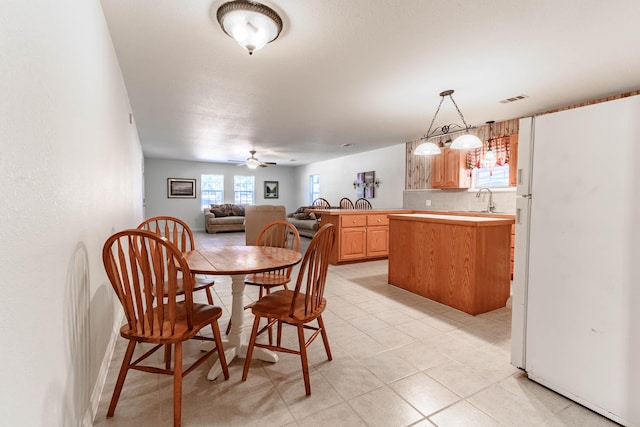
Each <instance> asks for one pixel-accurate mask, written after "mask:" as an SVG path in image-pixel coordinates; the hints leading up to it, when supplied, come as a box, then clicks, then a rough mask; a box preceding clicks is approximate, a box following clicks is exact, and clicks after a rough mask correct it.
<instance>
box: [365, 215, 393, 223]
mask: <svg viewBox="0 0 640 427" xmlns="http://www.w3.org/2000/svg"><path fill="white" fill-rule="evenodd" d="M367 225H369V226H370V225H389V217H388V216H387V214H380V215H367Z"/></svg>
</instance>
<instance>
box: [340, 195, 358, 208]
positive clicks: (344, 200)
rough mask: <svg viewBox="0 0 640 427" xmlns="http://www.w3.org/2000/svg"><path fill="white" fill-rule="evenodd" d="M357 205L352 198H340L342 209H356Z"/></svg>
mask: <svg viewBox="0 0 640 427" xmlns="http://www.w3.org/2000/svg"><path fill="white" fill-rule="evenodd" d="M354 208H355V206H354V204H353V202H352V201H351V199H350V198H348V197H343V198H342V199H340V209H354Z"/></svg>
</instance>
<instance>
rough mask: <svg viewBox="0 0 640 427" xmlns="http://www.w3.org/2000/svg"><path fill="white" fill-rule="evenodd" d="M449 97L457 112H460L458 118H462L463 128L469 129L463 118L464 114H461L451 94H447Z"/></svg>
mask: <svg viewBox="0 0 640 427" xmlns="http://www.w3.org/2000/svg"><path fill="white" fill-rule="evenodd" d="M449 98H451V102H453V105H455V107H456V110H458V114H460V118H461V119H462V123H463V124H464V128H465V129H469V125H468V124H467V122H466V121H465V120H464V116H463V115H462V111H460V108H458V104H456V101H455V100H454V99H453V96H451V94H449ZM441 103H442V102H441Z"/></svg>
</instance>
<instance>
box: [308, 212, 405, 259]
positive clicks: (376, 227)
mask: <svg viewBox="0 0 640 427" xmlns="http://www.w3.org/2000/svg"><path fill="white" fill-rule="evenodd" d="M308 212H314V213H316V214H319V215H320V219H321V223H320V224H321V225H324V224H333V225H335V226H336V242H335V244H334V245H333V251H332V252H331V255H330V256H329V262H330V263H331V264H333V265H336V264H343V263H348V262H361V261H370V260H374V259H384V258H386V257H387V254H388V253H389V219H388V218H387V215H388V214H398V213H411V212H412V211H411V210H409V209H366V210H361V209H309V210H308Z"/></svg>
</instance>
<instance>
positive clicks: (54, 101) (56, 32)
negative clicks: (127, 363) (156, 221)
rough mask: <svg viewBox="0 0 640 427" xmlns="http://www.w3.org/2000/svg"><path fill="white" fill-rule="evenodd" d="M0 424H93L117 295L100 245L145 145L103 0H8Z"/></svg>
mask: <svg viewBox="0 0 640 427" xmlns="http://www.w3.org/2000/svg"><path fill="white" fill-rule="evenodd" d="M0 17H2V18H0V20H1V21H2V24H1V25H0V52H2V53H1V54H0V57H1V60H0V93H2V96H0V146H1V147H0V148H1V149H0V170H1V171H2V173H0V199H1V200H2V205H3V208H2V210H0V224H2V225H1V226H0V242H2V244H1V246H0V271H2V279H1V281H0V293H1V294H2V298H1V299H0V329H1V331H0V335H1V336H2V339H3V342H4V344H5V349H4V351H3V356H2V363H1V364H0V378H2V384H3V386H2V387H1V388H0V414H2V421H1V422H0V424H2V425H7V426H18V425H21V426H77V425H91V418H92V415H93V413H92V410H93V409H92V408H93V406H92V405H95V404H96V400H95V399H96V396H97V397H98V398H99V394H100V392H101V387H102V383H101V375H102V373H103V371H104V370H105V361H106V362H108V361H109V360H110V356H111V354H110V351H109V348H110V346H112V343H113V342H114V341H112V338H113V337H114V336H115V333H114V330H115V329H116V328H117V326H119V325H120V322H121V308H120V306H119V304H117V301H116V299H115V298H114V295H113V294H114V293H113V291H112V290H111V286H110V285H109V283H108V281H107V278H106V274H105V273H104V267H103V265H102V245H103V243H104V241H105V240H106V238H107V237H108V236H109V235H110V234H112V233H113V232H114V231H116V230H120V229H124V228H130V227H133V226H135V225H137V223H138V222H139V221H140V220H141V217H142V185H143V184H142V166H143V157H142V151H141V148H140V143H139V140H138V134H137V130H136V127H135V124H130V122H129V113H130V111H131V109H130V105H129V100H128V96H127V92H126V88H125V85H124V81H123V78H122V73H121V70H120V67H119V64H118V60H117V57H116V55H115V51H114V49H113V45H112V42H111V38H110V35H109V32H108V29H107V25H106V22H105V19H104V16H103V13H102V8H101V5H100V2H99V1H98V0H61V1H57V2H50V1H45V0H32V1H21V0H7V1H3V2H0Z"/></svg>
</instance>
